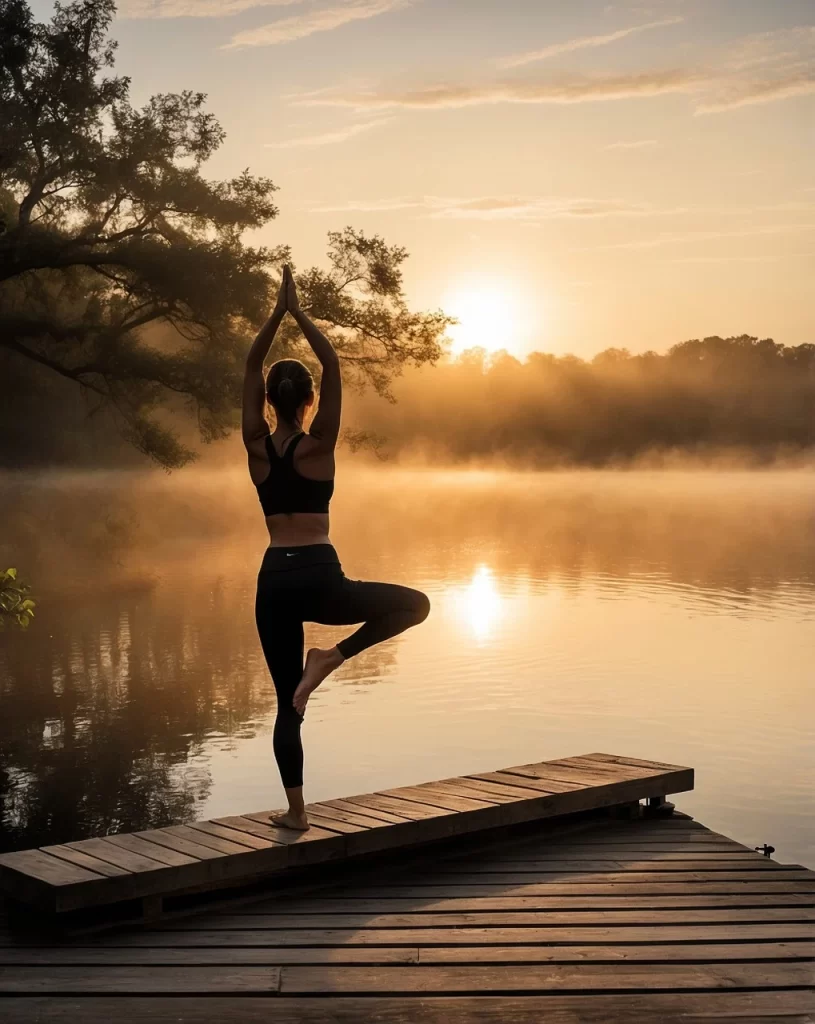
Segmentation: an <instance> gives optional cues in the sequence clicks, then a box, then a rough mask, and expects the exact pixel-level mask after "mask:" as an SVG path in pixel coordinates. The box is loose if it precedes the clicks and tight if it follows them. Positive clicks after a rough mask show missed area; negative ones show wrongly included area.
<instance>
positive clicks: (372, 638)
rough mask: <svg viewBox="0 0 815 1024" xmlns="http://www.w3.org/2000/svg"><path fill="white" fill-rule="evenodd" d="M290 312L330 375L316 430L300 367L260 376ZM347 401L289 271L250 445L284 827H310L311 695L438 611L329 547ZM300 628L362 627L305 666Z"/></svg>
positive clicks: (279, 818) (310, 389)
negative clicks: (348, 566)
mask: <svg viewBox="0 0 815 1024" xmlns="http://www.w3.org/2000/svg"><path fill="white" fill-rule="evenodd" d="M287 312H288V313H290V314H291V315H292V316H293V317H294V319H295V320H296V321H297V323H298V325H299V326H300V329H301V330H302V332H303V334H304V335H305V338H306V340H307V341H308V343H309V345H310V346H311V349H312V351H313V352H314V355H315V356H316V357H317V359H318V360H319V362H320V365H321V367H322V375H321V379H320V401H319V406H318V409H317V413H316V415H315V416H314V419H313V420H312V422H311V427H310V429H309V431H308V433H305V432H304V431H303V420H304V417H305V414H306V410H307V409H308V408H309V407H310V406H311V405H313V403H314V385H313V382H312V379H311V374H310V373H309V371H308V369H307V368H306V367H305V366H304V365H303V363H301V362H300V361H299V360H297V359H281V360H279V361H278V362H276V363H273V364H272V367H271V369H270V370H269V373H268V375H267V376H266V378H265V380H264V377H263V362H264V360H265V358H266V356H267V355H268V353H269V349H270V348H271V345H272V341H273V340H274V336H275V333H276V331H277V329H278V327H279V326H280V323H281V321H282V320H283V317H284V316H285V315H286V313H287ZM267 402H268V403H269V404H270V405H271V406H272V407H273V409H274V412H275V419H276V423H275V429H274V431H273V432H270V430H269V425H268V423H267V421H266V415H265V411H266V403H267ZM341 404H342V380H341V377H340V363H339V359H338V358H337V354H336V352H335V351H334V349H333V347H332V345H331V342H330V341H329V340H328V339H327V338H326V337H325V335H324V334H323V333H322V332H321V331H320V330H319V329H318V328H317V327H316V326H315V325H314V324H313V323H312V322H311V320H309V318H308V317H307V316H306V314H305V313H304V312H303V311H302V310H301V309H300V306H299V303H298V298H297V289H296V287H295V283H294V278H293V277H292V274H291V271H290V269H289V268H288V267H284V269H283V281H282V283H281V285H280V292H279V294H278V297H277V305H276V306H275V308H274V311H273V313H272V315H271V316H270V317H269V319H268V320H267V321H266V323H265V324H264V325H263V327H262V328H261V330H260V333H259V334H258V336H257V338H255V341H254V343H253V344H252V348H251V349H250V351H249V355H248V356H247V359H246V374H245V377H244V386H243V442H244V444H245V445H246V451H247V452H248V455H249V472H250V474H251V477H252V481H253V482H254V484H255V486H256V487H257V490H258V497H259V498H260V503H261V506H262V508H263V513H264V515H265V517H266V525H267V527H268V528H269V538H270V543H269V547H268V548H267V549H266V553H265V555H264V557H263V563H262V565H261V567H260V573H259V574H258V588H257V599H256V603H255V617H256V621H257V627H258V633H259V635H260V642H261V646H262V647H263V653H264V655H265V657H266V662H267V664H268V666H269V671H270V672H271V674H272V680H273V682H274V686H275V690H276V692H277V720H276V721H275V728H274V752H275V758H276V759H277V764H278V767H279V769H280V776H281V778H282V780H283V786H284V787H285V790H286V796H287V797H288V801H289V807H288V810H287V811H286V812H285V813H284V814H281V815H273V816H272V821H274V822H275V824H277V825H282V826H284V827H286V828H296V829H306V828H308V820H307V818H306V812H305V806H304V803H303V747H302V745H301V741H300V725H301V723H302V721H303V714H304V713H305V708H306V702H307V701H308V698H309V696H310V695H311V694H312V693H313V692H314V690H316V689H317V687H318V686H319V685H320V683H321V682H322V681H323V680H324V679H325V678H326V676H328V675H329V674H330V673H331V672H333V671H334V669H335V668H337V666H338V665H341V664H342V662H343V661H345V660H346V659H347V658H352V657H353V656H354V655H355V654H359V652H360V651H364V650H365V649H366V648H367V647H371V646H372V645H373V644H377V643H380V642H381V641H382V640H386V639H387V638H388V637H391V636H396V634H397V633H401V632H403V631H404V630H406V629H408V628H409V627H410V626H415V625H416V624H417V623H419V622H422V621H423V620H424V619H425V618H426V617H427V614H428V612H429V610H430V603H429V601H428V600H427V598H426V597H425V595H424V594H422V593H420V592H419V591H418V590H410V589H409V588H408V587H400V586H395V585H394V584H391V583H363V582H360V581H357V580H349V579H348V578H347V577H346V576H345V574H344V573H343V571H342V567H341V565H340V561H339V558H338V557H337V553H336V551H335V550H334V548H333V546H332V544H331V541H330V540H329V539H328V503H329V501H330V500H331V496H332V494H333V491H334V448H335V446H336V443H337V435H338V434H339V429H340V407H341ZM304 622H320V623H324V624H326V625H332V626H334V625H336V626H339V625H350V624H353V623H360V622H361V623H362V625H361V626H360V628H359V629H357V630H356V632H354V633H352V634H351V635H350V636H349V637H346V639H345V640H342V641H341V642H340V643H338V644H337V645H336V646H335V647H331V648H329V649H328V650H320V649H319V648H316V647H315V648H312V649H311V650H309V652H308V655H307V656H306V660H305V668H304V666H303V623H304Z"/></svg>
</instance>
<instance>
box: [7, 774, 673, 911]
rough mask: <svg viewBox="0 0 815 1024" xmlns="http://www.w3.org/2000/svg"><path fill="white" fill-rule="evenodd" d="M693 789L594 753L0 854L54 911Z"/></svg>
mask: <svg viewBox="0 0 815 1024" xmlns="http://www.w3.org/2000/svg"><path fill="white" fill-rule="evenodd" d="M690 789H693V770H692V769H691V768H683V767H681V766H677V765H668V764H659V763H656V762H640V761H635V760H632V759H626V758H621V757H617V756H615V755H611V754H587V755H583V756H581V757H575V758H563V759H561V760H557V761H545V762H542V763H539V764H529V765H520V766H518V767H514V768H506V769H504V770H502V771H497V772H488V773H486V774H479V775H471V776H466V777H463V778H455V779H446V780H442V781H440V782H430V783H425V784H421V785H417V786H404V787H401V788H399V789H393V790H386V791H383V792H378V793H368V794H364V795H361V796H351V797H348V798H346V799H340V800H329V801H326V802H322V803H315V804H311V805H310V807H309V808H308V812H309V819H310V821H311V825H312V827H311V829H310V830H309V831H308V832H305V833H303V832H296V831H293V830H291V829H285V828H277V827H275V826H273V825H272V824H271V823H270V821H269V814H270V812H269V811H262V812H259V813H254V814H239V815H232V816H228V817H224V818H217V819H215V820H212V821H198V822H195V823H194V824H192V825H178V826H171V827H168V828H162V829H155V830H152V831H149V832H138V833H136V834H135V835H111V836H105V837H104V838H98V839H85V840H82V841H80V842H73V843H64V844H60V845H56V846H47V847H42V848H40V849H38V850H23V851H19V852H14V853H6V854H3V855H0V890H2V891H5V892H6V893H8V894H10V895H11V896H13V897H14V898H15V899H17V900H20V901H23V902H27V903H31V904H33V905H34V906H36V907H38V908H40V909H42V910H45V911H49V912H55V913H61V912H66V911H75V910H81V909H86V908H89V907H98V906H103V905H111V904H117V903H118V904H121V903H124V902H130V901H134V900H139V899H141V900H146V901H147V902H146V903H145V912H146V913H150V914H154V915H155V914H157V913H159V912H160V911H161V909H162V904H161V901H162V900H164V899H166V898H168V897H177V896H179V895H181V894H185V893H191V892H201V891H207V890H210V891H211V890H217V889H222V888H227V887H229V886H234V885H236V884H243V885H245V884H248V883H250V882H251V881H253V880H262V879H268V878H269V877H270V876H271V875H274V874H280V873H282V872H286V871H287V870H289V869H291V868H303V867H304V866H308V865H317V864H323V863H326V862H328V861H334V862H336V861H341V860H346V859H349V858H354V857H359V856H362V855H370V854H372V853H376V852H381V851H383V850H393V849H401V848H405V847H409V846H415V845H419V844H424V843H428V842H433V841H439V840H442V839H446V838H449V837H451V836H463V835H468V834H469V835H473V834H477V833H482V832H484V831H486V830H490V829H495V828H498V827H502V826H509V825H516V824H519V823H524V822H530V821H536V820H538V819H543V818H552V817H556V816H561V815H565V814H573V813H575V812H581V811H589V810H593V809H597V808H602V807H608V806H613V805H617V804H625V803H629V802H632V801H634V802H635V801H639V800H644V799H654V800H656V799H661V798H663V797H664V796H666V795H667V794H672V793H679V792H685V791H687V790H690Z"/></svg>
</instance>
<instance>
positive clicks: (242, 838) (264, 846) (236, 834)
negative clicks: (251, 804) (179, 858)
mask: <svg viewBox="0 0 815 1024" xmlns="http://www.w3.org/2000/svg"><path fill="white" fill-rule="evenodd" d="M190 828H191V829H193V830H194V831H195V832H203V833H205V834H206V835H208V836H215V837H216V838H217V839H228V840H229V842H230V843H237V844H238V846H248V847H249V849H250V850H271V849H273V848H274V847H275V846H280V845H282V844H281V843H276V842H274V840H272V839H265V838H263V837H261V836H257V835H253V834H250V833H248V832H241V831H238V830H237V829H234V828H228V827H227V826H226V825H222V824H221V823H220V821H196V822H193V823H192V824H191V825H190Z"/></svg>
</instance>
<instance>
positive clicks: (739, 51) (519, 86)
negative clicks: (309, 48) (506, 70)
mask: <svg viewBox="0 0 815 1024" xmlns="http://www.w3.org/2000/svg"><path fill="white" fill-rule="evenodd" d="M383 2H384V0H383ZM664 20H666V21H667V20H669V19H664ZM649 24H650V23H649ZM592 38H605V37H592ZM572 42H575V41H574V40H573V41H572ZM671 94H687V95H691V96H693V97H694V98H695V104H696V105H695V110H696V113H698V114H712V113H717V112H720V111H725V110H734V109H737V108H739V107H745V106H749V105H754V104H759V103H769V102H772V101H777V100H782V99H788V98H790V97H794V96H804V95H808V94H815V27H809V26H802V27H798V28H794V29H784V30H780V31H778V32H768V33H763V34H759V35H756V36H749V37H745V38H744V39H743V40H740V41H739V42H738V43H736V44H734V45H733V46H731V47H729V48H727V49H725V50H722V51H721V52H720V53H719V54H718V56H717V58H716V60H715V61H712V62H711V63H710V65H709V66H708V67H684V68H683V67H677V68H672V69H654V70H643V71H640V72H621V73H616V74H597V75H585V74H578V73H567V72H563V73H560V74H548V75H545V76H540V77H537V78H529V77H527V78H523V79H518V78H503V79H498V80H491V81H483V80H482V81H459V82H455V81H454V82H450V81H448V82H439V83H435V84H417V85H416V86H408V87H404V86H400V87H393V86H388V85H382V86H380V87H368V88H358V87H354V86H338V87H334V88H327V89H325V88H324V89H320V90H316V91H313V92H307V93H301V94H299V95H297V96H293V97H289V98H290V99H291V100H292V101H293V102H294V103H296V104H298V105H300V106H315V107H316V106H327V107H348V108H351V109H355V110H386V109H405V110H442V109H454V108H458V107H470V106H483V105H488V104H499V103H528V104H545V103H559V104H564V103H589V102H598V101H610V100H625V99H634V98H638V97H651V96H665V95H671ZM621 148H622V147H621Z"/></svg>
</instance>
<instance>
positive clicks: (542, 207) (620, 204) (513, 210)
mask: <svg viewBox="0 0 815 1024" xmlns="http://www.w3.org/2000/svg"><path fill="white" fill-rule="evenodd" d="M411 209H413V210H422V211H424V213H425V214H426V215H427V216H429V217H431V218H433V219H435V220H440V219H448V220H482V221H491V220H551V219H554V218H559V217H579V218H592V217H632V216H634V217H641V216H648V215H654V214H663V215H664V214H670V213H680V212H683V211H681V210H677V209H674V208H672V209H655V208H654V207H650V206H647V205H645V204H643V203H632V202H629V201H628V200H624V199H594V198H588V199H586V198H574V197H561V196H512V195H504V196H502V195H499V196H475V197H456V196H420V197H415V196H396V197H393V198H385V199H373V200H370V199H352V200H349V201H347V202H344V203H339V204H323V205H319V206H313V207H311V208H310V212H311V213H384V212H391V211H395V210H411Z"/></svg>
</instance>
